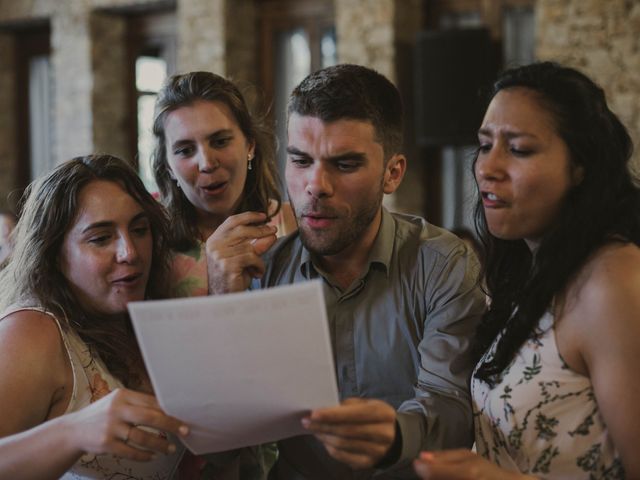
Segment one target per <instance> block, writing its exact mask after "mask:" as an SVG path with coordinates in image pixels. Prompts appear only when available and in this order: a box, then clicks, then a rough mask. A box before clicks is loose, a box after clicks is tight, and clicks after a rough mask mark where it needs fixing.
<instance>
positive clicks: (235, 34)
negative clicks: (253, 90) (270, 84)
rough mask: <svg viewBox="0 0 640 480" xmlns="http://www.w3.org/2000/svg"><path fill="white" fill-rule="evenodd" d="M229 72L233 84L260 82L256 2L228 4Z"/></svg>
mask: <svg viewBox="0 0 640 480" xmlns="http://www.w3.org/2000/svg"><path fill="white" fill-rule="evenodd" d="M226 5H227V6H226V21H225V26H226V34H225V37H226V52H225V57H226V72H227V75H228V76H229V77H230V78H232V79H233V80H234V81H236V82H239V83H240V84H241V85H240V86H242V83H244V82H249V83H250V84H251V85H253V86H255V85H256V84H257V82H258V75H259V70H260V65H259V64H258V53H257V52H258V48H259V46H258V36H259V31H258V30H259V25H258V9H257V6H256V2H255V1H254V0H227V3H226Z"/></svg>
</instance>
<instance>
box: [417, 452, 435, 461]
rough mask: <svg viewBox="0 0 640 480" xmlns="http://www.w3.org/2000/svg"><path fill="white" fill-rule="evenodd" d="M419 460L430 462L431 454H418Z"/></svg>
mask: <svg viewBox="0 0 640 480" xmlns="http://www.w3.org/2000/svg"><path fill="white" fill-rule="evenodd" d="M420 458H421V459H422V460H427V461H431V460H433V458H434V457H433V453H431V452H420Z"/></svg>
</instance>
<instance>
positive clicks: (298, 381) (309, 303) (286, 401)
mask: <svg viewBox="0 0 640 480" xmlns="http://www.w3.org/2000/svg"><path fill="white" fill-rule="evenodd" d="M129 312H130V313H131V318H132V322H133V326H134V329H135V332H136V336H137V337H138V342H139V344H140V348H141V350H142V355H143V358H144V361H145V364H146V366H147V370H148V372H149V375H150V377H151V382H152V384H153V388H154V391H155V394H156V396H157V397H158V401H159V403H160V405H161V406H162V408H163V409H164V410H165V411H166V412H167V413H168V414H169V415H172V416H175V417H177V418H179V419H181V420H182V421H184V422H186V423H187V424H189V425H190V428H191V433H190V434H189V436H188V437H187V439H186V440H185V441H184V443H185V444H186V446H187V447H188V448H189V449H190V450H191V451H192V452H193V453H195V454H202V453H208V452H219V451H224V450H230V449H233V448H238V447H243V446H248V445H256V444H260V443H264V442H271V441H275V440H279V439H282V438H286V437H290V436H294V435H300V434H304V433H306V432H305V431H304V430H303V429H302V427H301V425H300V419H301V418H302V417H303V415H305V414H307V413H308V412H309V410H311V409H314V408H318V407H327V406H332V405H337V403H338V392H337V387H336V379H335V373H334V366H333V356H332V353H331V343H330V338H329V329H328V324H327V314H326V310H325V304H324V299H323V295H322V285H321V283H320V282H319V281H314V282H306V283H299V284H296V285H289V286H283V287H276V288H271V289H266V290H260V291H253V292H243V293H233V294H228V295H217V296H210V297H198V298H188V299H177V300H160V301H146V302H132V303H130V304H129Z"/></svg>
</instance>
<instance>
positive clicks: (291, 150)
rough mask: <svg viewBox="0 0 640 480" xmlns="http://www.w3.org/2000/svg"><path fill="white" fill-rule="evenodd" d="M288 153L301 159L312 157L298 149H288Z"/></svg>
mask: <svg viewBox="0 0 640 480" xmlns="http://www.w3.org/2000/svg"><path fill="white" fill-rule="evenodd" d="M287 153H288V154H289V155H297V156H299V157H310V155H309V154H308V153H307V152H303V151H302V150H299V149H298V148H296V147H287Z"/></svg>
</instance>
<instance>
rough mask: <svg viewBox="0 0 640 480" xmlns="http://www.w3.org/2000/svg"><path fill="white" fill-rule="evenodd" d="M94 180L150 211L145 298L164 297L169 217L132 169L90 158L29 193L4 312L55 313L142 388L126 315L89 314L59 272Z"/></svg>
mask: <svg viewBox="0 0 640 480" xmlns="http://www.w3.org/2000/svg"><path fill="white" fill-rule="evenodd" d="M94 180H107V181H111V182H114V183H117V184H118V185H120V186H121V187H122V188H124V190H125V191H126V192H127V193H128V194H129V195H131V197H133V199H134V200H135V201H136V202H137V203H138V204H139V205H140V206H141V207H142V209H143V210H144V211H145V213H146V215H147V217H148V219H149V224H150V226H151V232H152V236H153V257H152V263H151V270H150V273H149V282H148V284H147V288H146V292H145V294H146V296H147V298H162V297H164V296H166V291H167V278H168V276H167V272H168V265H169V263H168V259H169V249H168V246H167V243H166V238H167V217H166V215H165V212H164V209H163V208H162V206H161V205H160V204H159V203H158V202H157V201H155V200H154V198H153V197H152V196H151V195H150V194H149V193H148V192H147V190H146V189H145V187H144V184H143V183H142V181H141V180H140V178H139V177H138V175H137V174H136V172H135V170H134V169H133V168H132V167H131V166H130V165H129V164H127V163H125V162H124V161H123V160H120V159H119V158H116V157H112V156H111V155H88V156H85V157H76V158H74V159H72V160H69V161H67V162H65V163H63V164H61V165H60V166H58V167H57V168H56V169H55V170H53V171H52V172H51V173H49V174H48V175H45V176H44V177H41V178H40V179H38V180H36V181H35V182H33V183H32V184H31V185H29V187H27V189H26V191H25V193H24V196H23V199H24V200H23V202H22V206H21V209H20V217H19V220H18V224H17V226H16V229H15V232H14V234H15V237H14V238H15V249H14V251H13V254H12V255H11V258H10V260H9V263H8V264H7V266H6V268H4V269H3V270H2V272H0V292H1V294H0V295H1V296H0V311H3V310H5V309H6V308H7V307H9V306H11V305H19V306H39V307H42V308H44V309H45V310H47V311H49V312H52V313H53V314H55V315H56V316H57V317H58V318H59V319H61V320H62V323H63V325H64V328H71V329H73V330H75V331H76V332H77V333H78V334H79V336H80V337H81V338H82V339H83V340H84V341H85V342H86V343H87V345H88V346H89V347H90V348H91V350H92V353H93V354H94V355H97V356H99V357H100V358H101V359H102V361H103V362H104V363H105V365H106V366H107V368H108V369H109V372H110V373H111V374H112V375H114V376H115V377H117V378H118V379H120V380H121V381H122V382H123V383H124V384H125V385H131V384H136V382H138V381H139V380H140V378H139V377H138V372H140V371H141V370H142V369H143V368H144V367H143V366H142V362H141V357H140V352H139V350H138V346H137V342H136V340H135V336H134V334H133V329H132V328H131V323H130V320H129V318H128V315H125V321H124V323H122V322H117V321H114V320H112V319H107V318H100V316H99V315H96V314H95V313H94V312H91V313H89V312H86V311H85V310H84V309H83V308H82V306H81V305H80V304H79V302H78V300H77V299H76V298H75V296H74V295H73V293H72V291H71V289H70V287H69V284H68V282H67V280H66V279H65V277H64V275H63V274H62V272H61V270H60V266H59V256H60V250H61V247H62V244H63V241H64V237H65V234H66V233H67V231H68V230H69V228H70V227H71V226H72V223H73V221H74V219H75V217H76V214H77V213H78V208H79V205H78V198H79V194H80V191H81V190H82V188H83V187H85V186H86V185H87V184H89V183H90V182H92V181H94Z"/></svg>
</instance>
